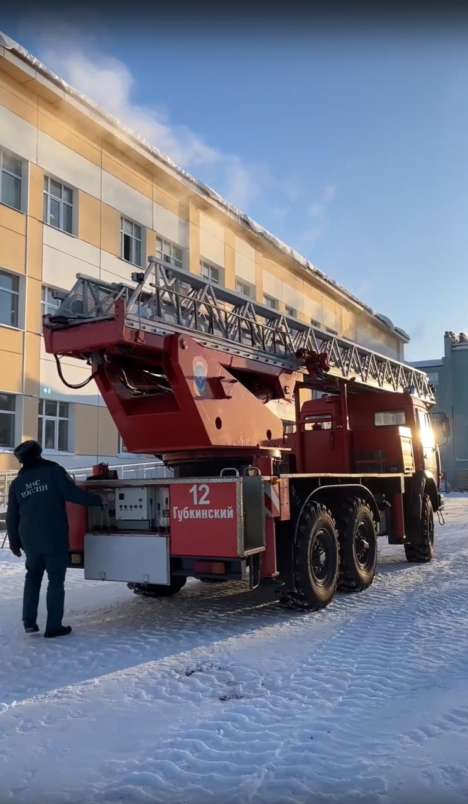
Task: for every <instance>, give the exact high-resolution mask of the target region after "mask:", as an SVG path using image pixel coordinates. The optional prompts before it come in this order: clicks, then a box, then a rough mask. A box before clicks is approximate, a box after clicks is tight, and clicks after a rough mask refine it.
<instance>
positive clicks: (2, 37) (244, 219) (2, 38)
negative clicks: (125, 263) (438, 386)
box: [0, 31, 410, 343]
mask: <svg viewBox="0 0 468 804" xmlns="http://www.w3.org/2000/svg"><path fill="white" fill-rule="evenodd" d="M0 46H1V47H4V48H5V49H6V50H9V51H11V52H13V53H14V54H16V56H18V57H19V58H20V59H21V60H23V61H25V62H26V63H27V64H29V65H30V66H31V67H32V68H33V69H34V70H37V72H39V73H42V75H44V76H45V77H46V78H48V79H49V80H50V81H51V82H52V83H54V84H56V85H57V86H59V87H60V88H61V89H62V90H63V92H65V93H67V94H68V95H70V96H71V97H73V98H75V99H77V100H79V101H80V102H81V103H82V104H83V105H84V106H87V107H88V108H90V109H92V110H93V111H94V112H95V113H97V114H98V115H99V116H100V117H102V118H103V119H104V120H106V121H107V122H108V123H110V124H111V125H112V126H114V127H115V128H117V129H119V130H120V131H121V132H122V133H123V134H125V135H126V136H127V137H128V138H129V139H131V140H133V141H134V142H135V143H137V144H138V145H139V146H140V147H142V148H144V149H145V150H146V151H148V152H149V153H150V154H151V155H152V156H153V157H154V158H156V159H157V160H159V161H160V162H162V163H163V164H165V165H166V166H167V167H169V168H170V169H171V170H172V171H174V173H176V174H177V175H178V176H179V177H180V178H182V179H184V180H185V182H188V184H189V185H190V186H191V187H192V189H194V190H195V191H196V192H197V193H198V194H199V195H204V196H208V197H209V198H210V199H211V200H213V201H215V202H216V203H217V204H218V205H219V206H220V207H221V208H222V209H223V210H224V211H225V212H226V213H227V214H229V215H230V216H231V217H234V218H235V219H236V220H237V221H238V222H240V223H241V224H243V225H244V226H245V227H246V228H248V229H249V230H250V231H251V232H254V233H255V234H256V235H258V236H259V237H261V238H263V240H265V241H267V242H268V243H270V245H273V246H274V247H275V248H276V249H278V250H279V251H281V252H282V253H283V254H285V255H286V256H288V257H290V258H292V259H293V260H294V261H295V262H297V263H298V264H299V265H300V266H301V267H302V268H304V269H305V270H307V271H309V272H310V273H312V274H313V275H314V276H315V277H316V278H318V279H319V280H320V281H322V282H324V283H325V284H327V285H330V286H331V287H332V288H334V289H335V290H336V291H338V292H339V293H341V294H342V295H343V296H345V297H346V298H347V299H349V300H350V301H352V302H354V303H355V304H358V305H359V306H360V307H361V308H362V309H363V310H365V311H366V312H367V313H368V314H369V315H371V316H373V317H374V318H375V319H376V320H377V322H378V323H379V324H380V325H381V326H384V327H387V328H388V329H390V330H391V332H392V333H393V335H394V336H395V337H396V338H398V339H399V340H401V341H403V342H406V343H407V342H408V341H409V340H410V338H409V335H408V334H407V333H406V332H405V331H404V330H402V329H400V328H399V327H396V326H395V325H394V324H393V322H392V321H391V320H390V319H389V318H387V316H384V315H381V314H380V313H377V312H375V310H373V309H372V308H371V307H370V306H369V305H367V304H365V303H364V302H362V301H360V299H358V298H357V297H356V296H354V295H353V294H352V293H350V292H349V291H348V290H346V289H345V288H344V287H342V285H340V284H339V283H338V282H336V281H335V280H334V279H331V277H329V276H327V274H325V273H323V271H321V270H320V269H319V268H317V267H316V266H315V265H313V264H312V263H311V262H309V260H307V259H306V258H305V257H303V256H302V255H301V254H299V253H298V252H297V251H295V250H294V249H293V248H291V246H288V245H287V244H286V243H283V242H282V241H281V240H279V239H278V238H277V237H275V235H273V234H271V232H269V231H268V230H267V229H265V228H264V227H263V226H260V224H258V223H256V222H255V221H254V220H252V218H250V217H249V216H248V215H246V214H245V213H243V212H241V211H240V210H238V209H237V208H236V207H234V206H233V205H232V204H230V203H228V202H227V201H225V200H224V198H222V197H221V196H220V195H219V193H217V192H216V191H215V190H213V189H212V188H211V187H209V186H208V185H206V184H204V183H203V182H201V181H199V180H198V179H196V178H195V177H194V176H192V175H191V174H190V173H188V172H187V171H186V170H183V168H181V167H179V166H178V165H176V163H175V162H173V161H172V159H170V157H168V156H166V155H165V154H163V153H162V152H161V151H160V150H159V149H158V148H155V147H154V146H153V145H151V144H150V143H149V142H147V141H146V140H145V139H144V138H143V137H141V136H140V135H139V134H137V133H135V132H134V131H133V130H132V129H130V128H128V127H127V126H125V125H124V124H123V123H121V122H120V120H118V119H117V118H116V117H114V115H111V114H110V113H109V112H107V111H106V110H105V109H103V108H102V107H101V106H99V105H98V104H97V103H96V102H95V101H92V100H91V99H90V98H88V97H86V95H83V94H82V93H81V92H79V91H78V90H77V89H75V88H74V87H72V86H70V85H69V84H67V82H66V81H64V79H63V78H60V76H59V75H57V74H56V73H54V72H52V70H50V69H49V68H48V67H46V66H45V64H43V63H42V62H41V61H40V60H39V59H37V58H36V57H35V56H33V55H32V54H31V53H29V51H27V50H26V48H24V47H23V46H22V45H20V44H18V42H15V41H14V39H12V38H11V37H10V36H8V35H7V34H4V33H2V32H1V31H0Z"/></svg>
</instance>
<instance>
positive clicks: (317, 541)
mask: <svg viewBox="0 0 468 804" xmlns="http://www.w3.org/2000/svg"><path fill="white" fill-rule="evenodd" d="M293 562H294V581H295V587H296V588H295V590H289V591H288V590H285V591H284V592H282V594H281V596H280V602H281V603H282V604H283V605H285V606H287V607H288V608H293V609H301V610H304V611H318V610H319V609H323V608H325V607H326V606H328V605H329V604H330V603H331V601H332V599H333V596H334V594H335V591H336V586H337V582H338V566H339V548H338V534H337V531H336V526H335V521H334V519H333V517H332V515H331V513H330V511H328V510H327V508H325V507H324V506H323V505H319V504H318V503H316V502H313V501H312V500H311V501H310V502H306V504H305V505H304V507H303V508H302V511H301V513H300V515H299V518H298V521H297V524H296V530H295V537H294V557H293Z"/></svg>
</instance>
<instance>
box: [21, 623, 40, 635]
mask: <svg viewBox="0 0 468 804" xmlns="http://www.w3.org/2000/svg"><path fill="white" fill-rule="evenodd" d="M23 625H24V630H25V631H26V633H27V634H37V632H38V631H39V626H38V625H37V623H28V622H24V623H23Z"/></svg>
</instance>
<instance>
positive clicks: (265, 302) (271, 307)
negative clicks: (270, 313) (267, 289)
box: [263, 293, 279, 311]
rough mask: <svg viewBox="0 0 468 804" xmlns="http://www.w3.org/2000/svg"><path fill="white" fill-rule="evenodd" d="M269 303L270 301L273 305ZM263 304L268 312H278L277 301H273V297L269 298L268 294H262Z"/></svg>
mask: <svg viewBox="0 0 468 804" xmlns="http://www.w3.org/2000/svg"><path fill="white" fill-rule="evenodd" d="M270 301H272V302H273V304H270V303H269V302H270ZM263 304H264V306H265V307H268V308H269V309H270V310H276V311H278V309H279V299H275V297H274V296H270V294H269V293H264V294H263Z"/></svg>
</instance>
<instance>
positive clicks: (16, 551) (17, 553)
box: [11, 547, 21, 558]
mask: <svg viewBox="0 0 468 804" xmlns="http://www.w3.org/2000/svg"><path fill="white" fill-rule="evenodd" d="M11 552H12V553H13V555H14V556H16V558H21V550H20V548H19V547H18V548H13V547H12V548H11Z"/></svg>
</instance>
